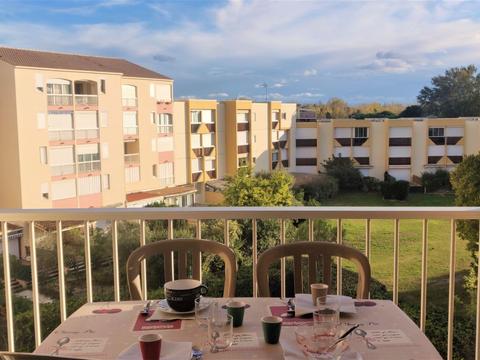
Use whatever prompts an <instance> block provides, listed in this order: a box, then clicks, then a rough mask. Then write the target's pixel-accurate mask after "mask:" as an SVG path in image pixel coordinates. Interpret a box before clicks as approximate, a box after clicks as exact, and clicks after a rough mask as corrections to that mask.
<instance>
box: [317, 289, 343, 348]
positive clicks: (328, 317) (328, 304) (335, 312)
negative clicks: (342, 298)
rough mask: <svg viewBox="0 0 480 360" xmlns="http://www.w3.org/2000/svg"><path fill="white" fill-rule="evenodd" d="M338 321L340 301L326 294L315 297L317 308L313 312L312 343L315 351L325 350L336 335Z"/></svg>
mask: <svg viewBox="0 0 480 360" xmlns="http://www.w3.org/2000/svg"><path fill="white" fill-rule="evenodd" d="M339 323H340V302H339V300H338V298H337V297H334V296H327V299H326V301H325V298H321V300H320V298H318V299H317V309H316V310H315V311H314V312H313V332H314V337H313V340H314V345H315V347H316V349H317V351H320V352H321V351H322V350H325V351H326V350H327V349H328V348H329V347H330V346H331V345H332V344H333V342H334V341H335V340H336V338H337V336H338V330H339Z"/></svg>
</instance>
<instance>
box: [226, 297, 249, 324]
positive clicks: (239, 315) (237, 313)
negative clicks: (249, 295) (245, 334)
mask: <svg viewBox="0 0 480 360" xmlns="http://www.w3.org/2000/svg"><path fill="white" fill-rule="evenodd" d="M246 305H247V304H245V303H244V302H243V301H229V302H228V303H227V312H228V315H231V316H232V317H233V327H239V326H242V324H243V315H244V314H245V306H246Z"/></svg>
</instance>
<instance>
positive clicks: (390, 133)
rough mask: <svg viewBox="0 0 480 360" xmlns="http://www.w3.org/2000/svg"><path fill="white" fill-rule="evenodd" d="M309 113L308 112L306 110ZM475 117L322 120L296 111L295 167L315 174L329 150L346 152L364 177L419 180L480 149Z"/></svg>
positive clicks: (449, 167) (455, 163) (320, 167)
mask: <svg viewBox="0 0 480 360" xmlns="http://www.w3.org/2000/svg"><path fill="white" fill-rule="evenodd" d="M310 115H311V114H310ZM479 135H480V123H479V119H478V118H418V119H406V118H405V119H367V120H352V119H331V120H328V119H324V120H318V121H312V118H311V116H305V115H304V113H299V115H298V118H297V121H296V124H295V137H296V171H297V172H305V173H316V172H318V171H321V170H322V163H323V162H324V161H325V160H326V159H328V158H331V157H332V155H335V156H342V157H348V158H350V159H351V160H352V162H353V163H354V165H355V166H356V167H357V168H358V169H359V170H360V172H361V173H362V174H363V175H364V176H373V177H377V178H379V179H382V178H383V175H384V173H385V171H387V172H388V173H389V174H390V175H392V176H394V177H395V178H397V179H399V180H407V181H413V182H416V181H418V177H420V176H421V174H422V173H423V172H425V171H435V170H436V169H446V170H449V171H450V170H451V169H453V168H454V167H455V166H456V165H457V164H458V163H459V162H461V160H462V159H463V157H464V155H468V154H475V153H478V151H479V150H480V142H479V141H478V138H479Z"/></svg>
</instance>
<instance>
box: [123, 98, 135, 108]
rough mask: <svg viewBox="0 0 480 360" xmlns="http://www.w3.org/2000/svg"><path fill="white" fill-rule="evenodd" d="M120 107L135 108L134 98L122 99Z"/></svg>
mask: <svg viewBox="0 0 480 360" xmlns="http://www.w3.org/2000/svg"><path fill="white" fill-rule="evenodd" d="M122 105H123V106H137V99H136V98H122Z"/></svg>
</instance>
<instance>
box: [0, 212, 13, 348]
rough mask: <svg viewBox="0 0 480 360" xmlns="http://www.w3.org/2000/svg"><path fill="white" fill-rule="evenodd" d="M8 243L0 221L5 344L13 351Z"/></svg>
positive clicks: (3, 225) (5, 228)
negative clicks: (5, 329)
mask: <svg viewBox="0 0 480 360" xmlns="http://www.w3.org/2000/svg"><path fill="white" fill-rule="evenodd" d="M8 245H9V243H8V226H7V222H6V221H4V222H3V223H2V251H3V280H4V284H5V312H6V314H5V315H6V320H7V344H8V351H15V334H14V332H13V303H12V279H11V277H10V257H9V254H10V250H9V248H8V247H9V246H8Z"/></svg>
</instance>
